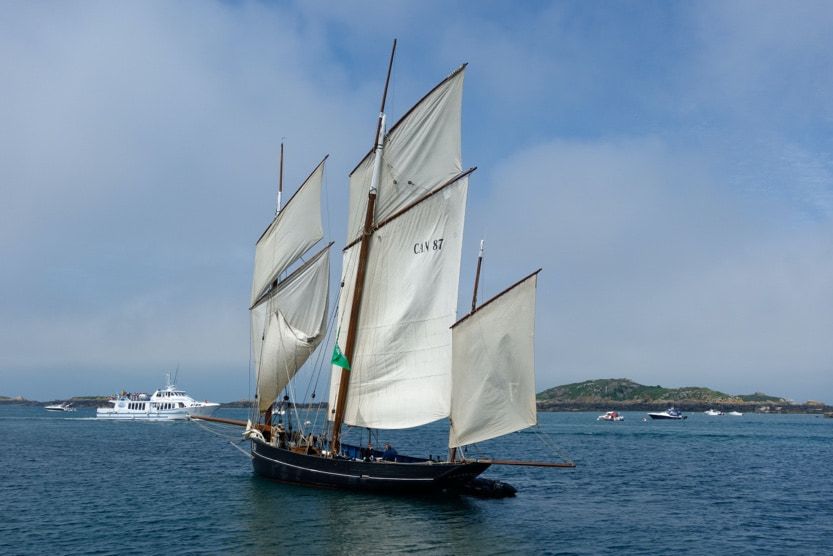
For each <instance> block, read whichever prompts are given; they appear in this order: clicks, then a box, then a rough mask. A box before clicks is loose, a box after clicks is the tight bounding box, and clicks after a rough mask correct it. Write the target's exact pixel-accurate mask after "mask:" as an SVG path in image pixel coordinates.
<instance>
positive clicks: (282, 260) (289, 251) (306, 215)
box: [250, 158, 326, 305]
mask: <svg viewBox="0 0 833 556" xmlns="http://www.w3.org/2000/svg"><path fill="white" fill-rule="evenodd" d="M325 160H326V158H325ZM323 178H324V161H323V160H322V161H321V163H320V164H319V165H318V167H316V168H315V170H313V172H312V174H310V176H309V177H308V178H307V179H306V181H304V183H303V184H301V187H300V188H299V189H298V191H297V192H296V193H295V195H294V196H293V197H292V198H291V199H290V200H289V202H288V203H287V204H286V206H285V207H284V208H283V210H282V211H281V212H280V213H279V214H278V216H276V217H275V219H274V220H273V221H272V223H271V224H270V225H269V227H268V228H267V229H266V231H265V232H264V233H263V235H262V236H261V237H260V239H259V240H258V242H257V246H256V247H255V268H254V277H253V279H252V295H251V301H250V305H254V304H255V302H256V301H257V300H258V299H259V298H260V297H261V296H262V295H263V294H264V293H265V292H266V291H267V290H268V288H269V284H270V283H271V282H272V281H274V280H275V278H276V277H277V276H279V275H280V273H282V272H283V271H284V270H286V269H287V268H288V267H289V266H290V265H291V264H292V263H294V262H295V261H296V260H298V257H300V256H301V255H303V254H304V253H305V252H306V251H307V250H308V249H309V248H310V247H312V246H313V245H315V244H316V243H318V242H319V241H320V240H321V238H322V237H323V236H324V229H323V227H322V226H321V185H322V183H323Z"/></svg>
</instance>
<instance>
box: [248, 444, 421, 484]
mask: <svg viewBox="0 0 833 556" xmlns="http://www.w3.org/2000/svg"><path fill="white" fill-rule="evenodd" d="M252 454H253V455H255V456H256V457H259V458H261V459H265V460H268V461H271V462H273V463H278V464H280V465H286V466H287V467H294V468H295V469H302V470H304V471H313V472H315V473H324V474H325V475H336V476H338V477H349V478H351V479H359V480H362V479H372V480H376V481H433V480H434V479H433V478H429V479H409V478H400V477H371V476H370V475H348V474H347V473H335V472H333V471H321V470H320V469H310V468H309V467H301V466H300V465H293V464H291V463H286V462H285V461H278V460H276V459H272V458H270V457H266V456H264V455H263V454H259V453H257V452H256V451H252Z"/></svg>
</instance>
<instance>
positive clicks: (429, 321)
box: [330, 175, 468, 429]
mask: <svg viewBox="0 0 833 556" xmlns="http://www.w3.org/2000/svg"><path fill="white" fill-rule="evenodd" d="M467 191H468V176H467V175H464V176H462V177H461V178H460V179H458V180H456V181H454V182H452V183H451V184H449V185H448V186H447V187H445V188H444V189H443V190H442V191H439V192H437V193H436V194H435V195H432V196H430V197H428V198H426V199H425V200H424V201H422V202H420V203H418V204H416V205H415V206H414V207H413V208H411V209H410V210H408V211H407V212H405V213H402V214H401V215H400V216H398V217H397V218H395V219H393V220H391V221H389V222H388V223H387V224H385V225H384V226H382V227H380V228H379V229H378V230H376V232H374V234H373V237H372V238H371V247H370V255H369V259H368V263H367V265H368V274H367V278H366V283H365V293H364V296H363V298H362V303H361V310H360V313H359V315H360V316H359V321H358V328H357V341H356V347H355V352H354V354H353V357H352V359H351V361H350V364H351V367H352V371H351V376H350V384H349V387H348V390H347V406H346V408H345V418H344V420H345V422H346V423H348V424H350V425H354V426H361V427H371V428H383V429H392V428H396V429H398V428H407V427H414V426H417V425H422V424H425V423H428V422H431V421H435V420H437V419H442V418H443V417H447V416H448V411H449V396H448V393H449V391H450V387H451V331H450V326H451V325H452V324H453V323H454V320H455V316H456V308H457V283H458V278H459V273H460V257H461V245H462V238H463V221H464V216H465V205H466V194H467ZM358 249H359V246H358V245H354V246H352V247H350V248H349V249H348V250H347V252H346V253H345V256H344V265H345V268H346V269H347V273H346V274H348V275H349V273H350V272H351V270H352V269H353V268H354V264H353V261H354V260H355V258H356V253H357V252H358ZM344 281H345V283H350V280H349V279H345V280H344ZM350 302H351V299H350V290H349V289H348V288H347V287H345V288H344V289H343V290H342V297H341V299H340V300H339V308H340V309H341V311H342V317H343V320H344V321H346V320H348V319H349V307H350ZM345 336H346V331H343V330H342V333H341V334H339V345H344V344H343V341H344V337H345ZM340 376H341V368H340V367H333V373H332V380H331V383H330V384H331V386H330V407H334V406H335V394H336V393H337V392H338V386H339V383H340Z"/></svg>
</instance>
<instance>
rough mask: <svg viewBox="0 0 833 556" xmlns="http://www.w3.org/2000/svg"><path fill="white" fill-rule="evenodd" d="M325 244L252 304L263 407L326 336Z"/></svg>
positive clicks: (272, 399) (259, 404)
mask: <svg viewBox="0 0 833 556" xmlns="http://www.w3.org/2000/svg"><path fill="white" fill-rule="evenodd" d="M329 275H330V273H329V246H328V247H327V248H325V249H324V250H322V251H321V252H320V253H319V254H317V255H316V256H315V257H314V258H313V259H311V260H310V261H308V262H307V263H306V264H305V265H304V266H303V267H301V268H299V269H298V270H297V271H295V272H294V273H293V274H292V275H290V276H289V277H288V278H287V279H286V280H284V281H283V282H282V283H281V284H280V285H279V286H278V288H277V289H276V290H275V291H273V292H272V293H270V295H269V296H268V298H266V299H264V300H263V301H262V302H261V303H259V304H258V305H257V306H255V307H253V308H252V311H251V319H252V353H253V359H254V361H255V369H256V372H257V382H256V383H257V400H258V406H259V408H260V410H261V411H264V410H266V409H267V408H268V407H269V406H270V405H271V404H272V402H274V401H275V398H276V397H277V396H278V394H280V392H281V390H283V388H284V387H285V386H286V385H287V384H289V381H290V380H291V379H292V377H293V376H295V373H297V372H298V369H300V368H301V366H302V365H303V364H304V362H306V360H307V358H308V357H309V356H310V355H311V354H312V352H313V351H315V348H316V347H317V346H318V344H319V343H320V342H321V340H322V339H323V338H324V336H325V335H326V328H327V298H328V296H329Z"/></svg>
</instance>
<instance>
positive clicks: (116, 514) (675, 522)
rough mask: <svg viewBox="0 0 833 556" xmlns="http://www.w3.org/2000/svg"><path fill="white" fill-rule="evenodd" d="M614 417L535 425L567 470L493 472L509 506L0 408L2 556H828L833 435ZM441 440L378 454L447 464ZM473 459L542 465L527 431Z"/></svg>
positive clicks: (156, 431)
mask: <svg viewBox="0 0 833 556" xmlns="http://www.w3.org/2000/svg"><path fill="white" fill-rule="evenodd" d="M219 415H221V416H227V417H245V412H244V411H233V410H221V411H220V413H219ZM624 415H625V418H626V420H625V421H624V422H621V423H604V422H597V421H596V414H589V413H570V414H567V413H544V414H541V415H540V426H539V428H540V430H541V431H542V432H544V433H546V435H547V437H548V438H549V441H550V442H554V443H555V445H556V447H557V449H558V450H559V451H561V452H564V453H566V454H568V455H569V456H570V457H572V459H573V460H574V461H575V462H576V463H577V464H578V467H577V468H576V469H574V470H552V469H536V468H519V467H500V468H496V467H493V468H492V469H490V470H489V471H488V472H487V474H486V475H485V476H487V477H491V478H497V479H501V480H506V481H507V482H510V483H511V484H513V485H514V486H515V487H516V488H517V489H518V495H517V496H516V497H515V498H510V499H504V500H479V499H473V498H466V497H461V498H447V499H414V498H403V497H392V496H388V497H386V496H371V495H362V494H355V493H345V492H340V491H328V490H320V489H313V488H305V487H296V486H290V485H282V484H276V483H273V482H270V481H267V480H264V479H260V478H258V477H256V476H255V475H254V474H253V472H252V468H251V463H250V461H249V459H248V458H247V457H246V456H245V455H244V454H242V453H241V452H240V451H239V450H237V449H235V448H234V447H233V446H232V445H231V444H230V443H229V440H228V439H227V438H224V436H225V437H228V438H234V435H235V433H237V432H238V431H237V430H235V429H228V428H225V427H220V426H216V425H215V426H213V427H212V428H211V430H212V431H214V432H217V431H219V434H214V433H212V432H209V431H207V430H206V429H205V428H203V427H201V426H198V425H196V424H195V423H139V422H136V423H115V422H107V421H96V420H95V419H94V418H93V416H94V412H93V411H92V410H79V411H78V412H76V413H74V414H57V415H56V414H51V413H47V412H45V411H44V410H42V409H38V408H20V407H8V406H5V407H3V406H0V553H2V554H41V553H45V552H50V553H54V554H76V553H78V554H116V553H143V554H163V553H177V554H191V553H196V554H205V553H212V554H216V553H243V554H253V553H258V554H270V553H273V554H278V553H279V554H285V553H288V552H289V551H290V550H300V551H303V552H304V553H325V554H375V553H390V552H408V553H430V554H505V553H518V554H665V553H677V554H708V555H710V556H713V555H717V554H731V555H741V554H756V555H759V554H833V480H831V471H833V420H831V419H824V418H821V417H815V416H803V415H796V416H777V415H745V416H743V417H729V416H723V417H706V416H704V415H701V414H692V415H690V418H689V419H688V420H687V421H685V422H651V421H648V422H642V417H643V414H639V413H625V414H624ZM221 435H222V436H221ZM445 435H446V431H445V429H444V426H442V425H436V426H433V427H430V428H429V429H427V430H424V431H421V432H420V433H418V435H417V434H414V433H413V432H411V433H399V434H398V435H393V434H391V435H390V436H386V435H383V436H382V437H380V438H379V439H378V440H379V441H381V442H384V441H385V440H391V441H393V442H394V443H395V445H396V446H397V448H399V451H400V452H402V453H408V452H411V453H415V455H427V453H426V452H427V451H431V450H433V452H434V454H444V453H445V450H444V449H443V446H444V444H443V442H444V440H445ZM547 437H545V439H546V438H547ZM238 445H239V444H238ZM417 445H419V446H428V448H420V449H416V448H415V447H414V446H417ZM239 446H243V447H245V444H243V445H239ZM480 448H481V451H482V452H483V453H490V454H492V455H494V456H498V457H506V456H511V457H517V458H528V459H532V458H536V459H540V458H542V457H546V456H548V455H549V454H551V453H552V452H551V451H550V449H549V448H547V445H546V444H545V443H542V439H541V437H540V435H539V434H537V433H530V432H523V433H517V434H513V435H510V436H509V437H507V438H505V439H503V440H501V441H500V442H493V443H491V444H488V445H483V446H481V447H480Z"/></svg>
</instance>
